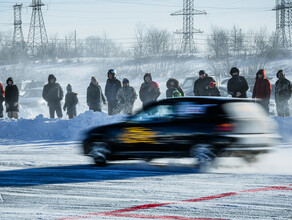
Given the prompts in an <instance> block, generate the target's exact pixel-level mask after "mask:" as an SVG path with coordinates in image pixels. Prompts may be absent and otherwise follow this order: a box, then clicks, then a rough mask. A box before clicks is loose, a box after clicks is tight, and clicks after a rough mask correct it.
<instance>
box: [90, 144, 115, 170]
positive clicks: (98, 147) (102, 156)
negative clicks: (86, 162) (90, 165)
mask: <svg viewBox="0 0 292 220" xmlns="http://www.w3.org/2000/svg"><path fill="white" fill-rule="evenodd" d="M88 145H89V146H88V147H89V148H90V149H91V150H90V152H89V153H88V156H91V157H92V158H93V160H94V163H95V165H96V166H105V165H106V163H107V160H108V158H109V157H110V155H111V151H110V149H109V147H108V145H107V144H106V143H104V142H89V143H88Z"/></svg>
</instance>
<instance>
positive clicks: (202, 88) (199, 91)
mask: <svg viewBox="0 0 292 220" xmlns="http://www.w3.org/2000/svg"><path fill="white" fill-rule="evenodd" d="M211 82H213V83H214V85H213V84H210V83H211ZM210 85H211V87H210ZM215 90H218V91H219V89H218V87H217V85H216V84H215V80H214V79H213V78H212V77H210V76H208V74H207V73H206V72H205V71H204V70H200V71H199V79H197V80H196V81H195V84H194V94H195V96H213V94H217V93H215ZM219 95H220V92H219ZM216 96H218V95H216Z"/></svg>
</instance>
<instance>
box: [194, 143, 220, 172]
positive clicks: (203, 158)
mask: <svg viewBox="0 0 292 220" xmlns="http://www.w3.org/2000/svg"><path fill="white" fill-rule="evenodd" d="M190 154H191V157H192V158H195V159H196V160H197V167H198V168H200V169H202V168H206V167H207V166H210V165H211V164H212V163H213V161H214V159H215V158H216V157H217V155H216V153H215V151H214V147H213V146H212V145H210V144H196V145H194V146H193V147H192V148H191V152H190Z"/></svg>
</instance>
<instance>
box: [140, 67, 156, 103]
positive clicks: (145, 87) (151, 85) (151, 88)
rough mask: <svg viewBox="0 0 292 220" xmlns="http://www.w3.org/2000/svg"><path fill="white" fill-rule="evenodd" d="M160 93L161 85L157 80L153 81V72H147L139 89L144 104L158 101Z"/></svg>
mask: <svg viewBox="0 0 292 220" xmlns="http://www.w3.org/2000/svg"><path fill="white" fill-rule="evenodd" d="M160 94H161V93H160V90H159V86H158V84H157V83H156V82H154V81H152V76H151V73H146V74H145V75H144V82H143V83H142V85H141V87H140V91H139V97H140V100H141V101H142V103H143V106H145V105H147V104H149V103H151V102H156V101H157V99H158V97H159V96H160Z"/></svg>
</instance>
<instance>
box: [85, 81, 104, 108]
mask: <svg viewBox="0 0 292 220" xmlns="http://www.w3.org/2000/svg"><path fill="white" fill-rule="evenodd" d="M86 100H87V105H88V106H89V110H93V111H94V112H101V111H102V108H101V107H102V103H103V104H106V100H105V97H104V95H103V93H102V90H101V87H100V85H98V82H97V79H96V77H95V76H92V77H91V82H90V84H89V86H88V88H87V95H86Z"/></svg>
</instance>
